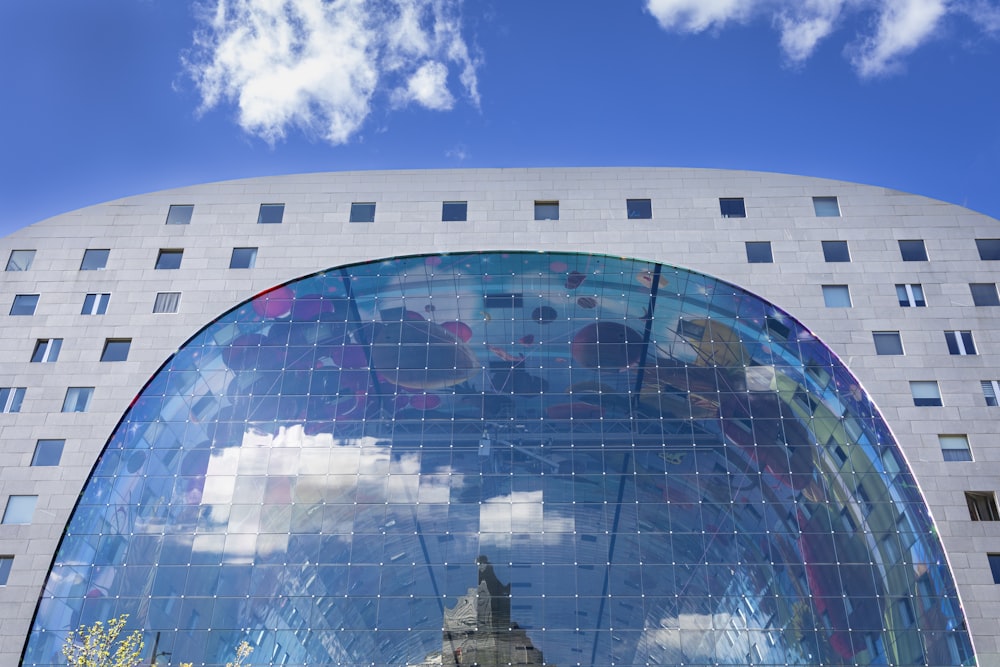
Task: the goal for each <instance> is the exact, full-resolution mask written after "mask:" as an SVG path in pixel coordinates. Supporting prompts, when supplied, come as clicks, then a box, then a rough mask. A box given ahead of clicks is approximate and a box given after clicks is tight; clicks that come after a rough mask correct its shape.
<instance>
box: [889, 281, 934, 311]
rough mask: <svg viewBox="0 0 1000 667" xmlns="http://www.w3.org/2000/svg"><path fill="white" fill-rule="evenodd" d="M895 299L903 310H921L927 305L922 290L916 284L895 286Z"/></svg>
mask: <svg viewBox="0 0 1000 667" xmlns="http://www.w3.org/2000/svg"><path fill="white" fill-rule="evenodd" d="M896 299H897V300H898V301H899V305H900V306H901V307H903V308H923V307H924V306H926V305H927V301H926V300H924V288H923V287H922V286H921V285H919V284H917V283H907V284H905V285H896Z"/></svg>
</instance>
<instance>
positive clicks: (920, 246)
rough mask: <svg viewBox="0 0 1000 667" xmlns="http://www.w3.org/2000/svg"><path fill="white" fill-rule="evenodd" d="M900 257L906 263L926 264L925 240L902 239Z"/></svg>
mask: <svg viewBox="0 0 1000 667" xmlns="http://www.w3.org/2000/svg"><path fill="white" fill-rule="evenodd" d="M899 256H900V258H902V260H903V261H904V262H926V261H927V248H926V247H925V246H924V240H923V239H900V241H899Z"/></svg>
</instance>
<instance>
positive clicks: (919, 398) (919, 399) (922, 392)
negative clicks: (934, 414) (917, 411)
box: [910, 380, 941, 407]
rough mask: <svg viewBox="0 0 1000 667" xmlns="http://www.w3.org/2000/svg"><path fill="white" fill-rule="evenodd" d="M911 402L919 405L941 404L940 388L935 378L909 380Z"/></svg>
mask: <svg viewBox="0 0 1000 667" xmlns="http://www.w3.org/2000/svg"><path fill="white" fill-rule="evenodd" d="M910 394H912V395H913V404H914V405H917V406H920V407H929V406H935V405H941V390H940V389H938V383H937V381H936V380H913V381H911V382H910Z"/></svg>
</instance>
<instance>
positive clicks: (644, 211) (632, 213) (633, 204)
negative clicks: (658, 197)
mask: <svg viewBox="0 0 1000 667" xmlns="http://www.w3.org/2000/svg"><path fill="white" fill-rule="evenodd" d="M625 213H626V215H627V216H628V219H629V220H652V218H653V202H652V200H650V199H626V200H625Z"/></svg>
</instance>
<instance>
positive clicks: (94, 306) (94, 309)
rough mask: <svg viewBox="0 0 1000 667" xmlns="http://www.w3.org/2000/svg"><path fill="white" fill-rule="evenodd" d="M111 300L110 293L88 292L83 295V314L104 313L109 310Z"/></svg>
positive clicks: (81, 312) (81, 311)
mask: <svg viewBox="0 0 1000 667" xmlns="http://www.w3.org/2000/svg"><path fill="white" fill-rule="evenodd" d="M110 301H111V295H110V294H108V293H106V292H105V293H103V294H88V295H87V296H85V297H83V308H82V309H81V310H80V314H81V315H104V314H105V313H107V312H108V303H109V302H110Z"/></svg>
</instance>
